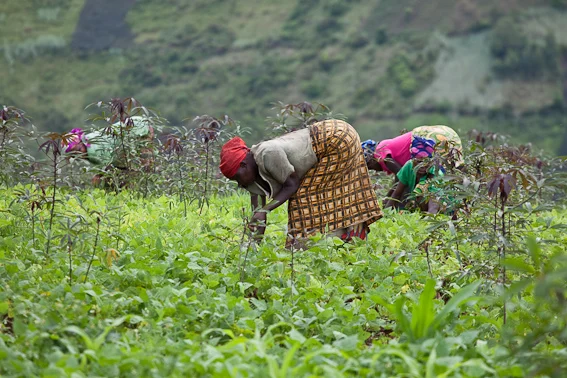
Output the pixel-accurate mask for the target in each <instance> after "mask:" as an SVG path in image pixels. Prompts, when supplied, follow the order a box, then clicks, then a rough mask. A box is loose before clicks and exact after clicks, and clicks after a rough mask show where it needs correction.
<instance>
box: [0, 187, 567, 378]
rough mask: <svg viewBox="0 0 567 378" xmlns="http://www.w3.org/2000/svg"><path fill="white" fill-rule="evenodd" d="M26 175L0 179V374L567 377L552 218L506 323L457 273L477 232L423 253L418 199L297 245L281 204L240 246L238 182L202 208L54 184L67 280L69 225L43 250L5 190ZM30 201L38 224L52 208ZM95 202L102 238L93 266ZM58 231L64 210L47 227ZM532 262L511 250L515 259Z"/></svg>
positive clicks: (473, 257)
mask: <svg viewBox="0 0 567 378" xmlns="http://www.w3.org/2000/svg"><path fill="white" fill-rule="evenodd" d="M21 189H23V187H21V186H16V187H15V188H14V189H8V190H6V189H2V190H1V192H0V193H1V196H0V198H2V200H1V202H0V208H1V209H3V212H2V215H1V216H0V235H1V236H2V238H1V239H0V280H1V281H2V283H3V290H2V291H1V292H0V317H1V318H2V320H3V324H2V327H0V331H1V332H0V357H2V360H3V363H2V364H1V365H0V373H1V374H2V375H3V376H93V375H96V376H218V377H220V376H271V377H287V376H293V377H299V376H313V374H314V375H315V376H335V377H341V376H360V375H369V374H370V375H374V376H384V377H392V376H404V377H408V376H409V377H439V376H453V377H480V376H502V377H516V376H517V377H519V376H524V374H525V373H527V372H532V373H534V374H538V376H541V375H540V374H543V376H560V374H561V369H562V367H564V366H565V364H564V361H562V360H561V353H562V350H564V346H563V347H562V344H561V343H562V342H564V337H563V338H561V336H560V334H559V333H560V332H561V329H562V328H552V327H564V326H565V324H564V319H563V320H561V316H559V315H560V313H557V312H556V311H558V306H559V308H560V307H561V304H559V303H557V304H554V303H552V302H549V301H548V298H547V295H548V293H549V290H559V289H558V288H559V287H561V285H560V283H559V282H557V280H558V279H561V277H564V275H565V266H567V265H566V264H565V262H564V261H563V262H561V261H560V262H561V264H559V263H558V262H553V260H549V259H550V258H552V256H553V255H558V256H564V254H562V252H561V245H565V243H566V242H567V241H566V240H565V234H564V233H563V232H562V231H561V229H560V228H556V227H551V228H550V227H546V220H545V219H546V217H545V216H544V217H542V218H537V219H533V220H532V222H531V223H530V228H532V229H533V230H534V232H536V230H539V231H538V237H539V238H540V239H541V240H554V241H555V242H554V243H551V244H549V245H547V246H544V247H542V249H541V250H540V249H539V248H540V247H539V246H537V244H533V245H532V247H531V248H534V249H535V248H537V249H538V251H539V252H538V255H537V256H539V257H538V258H537V259H535V257H534V261H536V262H539V261H540V260H539V259H540V258H541V259H544V260H545V261H547V262H545V263H542V266H544V264H545V266H547V267H548V268H541V269H542V270H541V271H540V270H539V269H540V268H539V265H537V264H534V265H532V267H531V269H532V270H533V271H531V273H534V272H535V271H536V269H537V270H538V272H539V273H538V274H539V279H538V280H537V281H534V282H536V284H535V286H532V285H533V283H532V281H531V280H528V281H525V283H522V285H521V288H522V290H526V291H525V292H523V295H522V296H517V297H513V298H510V299H508V306H509V307H510V309H511V310H510V313H509V317H508V322H507V324H506V325H504V324H503V321H502V308H501V300H500V299H499V297H498V296H492V295H485V296H484V299H482V301H481V300H480V299H481V298H480V297H476V296H473V294H474V293H483V292H485V290H487V289H488V288H489V286H490V281H489V280H488V279H486V280H484V281H482V282H483V284H482V286H481V287H480V288H479V284H480V283H481V281H476V282H473V283H472V284H471V286H467V284H468V283H469V282H471V279H472V278H473V277H469V276H468V275H467V274H464V275H463V274H462V273H463V272H467V271H469V270H470V269H473V268H474V267H475V265H476V264H477V263H478V262H479V261H484V260H485V259H486V257H487V256H486V255H485V254H484V253H483V252H482V251H480V250H478V249H475V248H474V244H470V245H468V246H463V248H462V251H461V253H462V258H463V259H465V260H466V261H470V263H466V264H465V266H463V267H462V269H461V267H460V265H459V262H458V261H457V259H456V258H455V256H454V255H442V254H440V255H436V256H435V257H434V258H432V260H431V266H430V268H428V263H427V261H426V259H425V258H424V256H423V255H422V253H421V252H420V251H419V249H420V248H419V244H420V242H421V241H422V240H423V239H424V238H426V237H427V235H428V234H429V231H427V230H426V229H425V227H423V224H424V223H423V221H422V220H421V216H420V215H419V214H407V213H406V214H396V213H394V212H388V213H387V217H385V218H384V219H383V220H381V221H379V222H377V223H375V224H373V225H372V227H371V229H372V232H371V233H370V236H369V239H368V240H367V241H364V242H362V241H358V242H356V243H353V244H343V243H342V242H341V241H339V240H338V239H322V240H320V241H319V242H318V243H317V244H315V245H314V246H313V247H311V248H310V250H309V251H307V252H296V253H295V255H294V256H293V257H292V254H291V253H290V252H289V251H287V250H284V249H283V248H282V247H281V246H282V245H283V242H284V239H285V235H284V232H283V229H284V225H285V220H286V214H285V210H284V209H278V210H277V211H276V212H275V213H273V214H271V215H270V228H269V232H268V233H267V239H266V240H265V242H264V243H263V244H260V245H259V246H258V247H257V249H249V250H248V253H247V252H246V250H247V247H246V245H245V243H244V247H243V246H242V239H241V232H240V231H241V230H242V223H241V220H240V217H241V208H242V207H246V206H247V205H248V201H249V199H248V196H244V195H233V196H230V197H225V198H215V199H212V200H211V202H210V207H207V208H206V211H205V212H203V213H202V214H201V215H200V216H197V212H198V207H197V204H196V203H193V205H192V206H191V208H190V214H192V215H190V216H189V217H185V216H183V206H182V205H181V204H180V203H179V202H178V201H177V200H176V199H174V198H171V197H166V196H163V197H157V198H156V197H154V198H150V199H146V200H144V199H140V198H136V196H135V195H133V193H130V192H127V191H124V192H122V193H121V194H119V195H108V194H107V193H106V192H103V191H99V190H84V191H81V192H75V193H74V194H71V193H69V192H68V191H66V190H64V191H63V192H62V195H63V197H64V198H65V203H66V206H65V208H64V209H63V210H62V211H63V213H62V214H61V215H60V217H62V218H63V219H64V218H67V219H79V218H81V219H83V221H82V223H81V226H80V227H81V228H80V229H76V230H75V232H74V234H73V240H74V244H73V248H74V251H75V252H74V253H75V255H74V256H73V264H74V270H73V274H72V276H71V282H69V281H68V279H69V276H68V271H67V260H68V257H67V248H66V247H65V239H64V238H61V242H62V245H61V247H60V248H57V249H55V250H54V252H53V253H52V254H51V255H50V256H49V257H48V258H46V256H45V255H44V253H43V251H42V250H39V249H36V248H37V247H38V246H39V245H40V244H41V243H43V238H44V235H43V232H44V231H45V230H43V231H41V232H38V233H37V236H36V237H37V238H38V242H36V243H37V244H35V245H34V243H33V241H32V238H31V233H30V232H31V230H30V225H29V222H27V221H24V218H25V212H26V207H27V205H26V204H25V203H21V204H19V203H12V204H10V203H8V199H10V198H14V197H15V195H16V192H15V191H17V190H21ZM48 194H49V193H48ZM4 209H10V210H9V211H6V210H4ZM93 209H94V210H96V211H97V213H96V214H95V213H92V212H91V210H93ZM37 215H38V223H39V224H45V220H46V219H47V217H48V211H47V209H44V210H43V211H39V212H38V214H37ZM97 216H100V217H101V223H100V224H101V231H100V235H99V239H100V241H99V243H98V248H97V250H96V251H95V253H94V257H95V259H94V263H93V266H92V270H91V272H90V275H89V276H88V277H87V278H86V277H85V275H86V265H87V264H86V261H87V260H88V257H89V256H90V254H91V249H92V244H93V242H94V240H93V238H94V233H95V231H94V229H95V228H96V222H97V221H96V218H97ZM547 216H549V217H550V219H553V221H552V224H551V226H555V225H556V224H560V222H561V223H564V222H565V220H566V217H565V214H564V212H557V211H552V212H549V213H547ZM119 219H120V220H119ZM548 226H549V225H548ZM544 230H545V231H544ZM67 232H68V231H66V230H65V225H64V224H63V223H61V224H59V225H58V226H57V227H56V230H55V231H54V234H55V235H56V236H57V235H65V234H66V233H67ZM443 233H444V236H443V238H445V239H449V238H450V231H449V230H446V231H443ZM533 240H535V239H533ZM534 243H535V242H534ZM402 251H403V252H404V254H403V256H405V257H400V256H402V255H401V254H400V253H401V252H402ZM116 252H117V253H116ZM245 255H247V262H246V265H245V267H244V268H242V266H243V261H244V258H245ZM412 255H413V257H412ZM534 256H535V255H534ZM292 258H293V261H292ZM291 264H293V265H291ZM291 266H293V273H292V269H291ZM525 266H526V265H525V264H524V265H522V263H521V262H520V260H518V262H517V264H516V267H517V268H518V269H519V270H520V272H523V270H521V268H522V267H525ZM428 269H431V271H432V274H433V276H434V277H435V278H436V279H438V280H437V284H436V283H435V282H436V281H435V280H431V279H430V278H429V274H428ZM473 276H474V275H473ZM443 282H444V283H443ZM518 282H520V283H521V281H518ZM554 282H555V283H554ZM439 284H441V286H439ZM546 285H547V286H546ZM558 285H559V286H558ZM483 287H484V289H482V288H483ZM515 287H516V288H517V287H518V285H517V284H516V286H514V285H512V290H514V288H515ZM526 287H528V289H526ZM532 287H533V288H535V291H533V290H532V289H529V288H532ZM550 288H551V289H550ZM563 289H564V288H563ZM479 290H480V291H479ZM537 290H539V291H540V292H539V293H538V291H537ZM546 290H547V291H546ZM489 292H490V290H489ZM553 295H555V294H553ZM451 297H453V299H450V298H451ZM540 303H543V305H544V306H543V307H541V308H539V307H538V306H539V304H540ZM550 306H551V307H550ZM459 309H461V310H460V311H459ZM512 310H513V311H512ZM462 311H464V312H463V313H462V314H461V316H457V314H459V313H461V312H462ZM556 315H557V316H556ZM542 316H547V317H548V319H547V321H546V322H545V323H542V322H541V319H543V318H541V317H542ZM558 316H559V318H558ZM553 317H555V318H553ZM6 319H9V321H6ZM546 327H547V328H546ZM563 329H564V328H563ZM554 330H555V332H556V334H555V337H552V333H546V334H545V336H544V339H538V338H537V337H535V336H534V337H533V338H528V339H526V344H527V346H524V345H523V344H522V342H520V340H522V337H523V336H522V335H525V334H528V333H529V334H530V335H537V333H538V332H544V331H545V332H553V331H554ZM532 340H533V342H534V343H537V344H535V345H538V350H537V353H534V351H533V350H532V347H531V346H530V345H532V344H531V342H532ZM542 340H548V342H549V343H547V342H543V343H541V341H542ZM561 340H563V341H561ZM524 348H526V350H523V349H524ZM523 353H525V354H523ZM538 361H540V362H538ZM551 361H556V362H554V363H552V362H551Z"/></svg>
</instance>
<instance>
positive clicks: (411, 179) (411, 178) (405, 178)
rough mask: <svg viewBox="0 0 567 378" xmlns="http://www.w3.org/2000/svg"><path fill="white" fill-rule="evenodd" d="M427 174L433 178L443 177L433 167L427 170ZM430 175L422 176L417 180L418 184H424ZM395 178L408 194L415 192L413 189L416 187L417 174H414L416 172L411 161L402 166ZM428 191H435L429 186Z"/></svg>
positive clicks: (439, 171)
mask: <svg viewBox="0 0 567 378" xmlns="http://www.w3.org/2000/svg"><path fill="white" fill-rule="evenodd" d="M436 171H437V172H436ZM429 173H430V175H433V176H443V172H442V171H441V170H436V169H435V167H431V168H429ZM430 175H425V176H422V177H421V178H420V179H419V183H420V184H424V183H425V182H426V181H427V179H428V176H430ZM397 176H398V180H400V182H401V183H402V184H404V185H405V186H407V187H408V192H409V193H411V192H413V191H414V190H415V187H416V185H417V183H416V181H417V174H416V170H415V169H414V168H413V161H412V160H408V161H407V163H405V164H404V166H403V167H402V168H401V169H400V170H399V171H398V174H397ZM430 190H432V191H435V190H434V187H431V186H430Z"/></svg>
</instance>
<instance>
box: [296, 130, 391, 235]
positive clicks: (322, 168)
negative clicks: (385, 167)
mask: <svg viewBox="0 0 567 378" xmlns="http://www.w3.org/2000/svg"><path fill="white" fill-rule="evenodd" d="M310 133H311V140H312V143H313V150H314V151H315V155H316V156H317V163H316V164H315V165H314V166H313V167H312V168H311V169H310V170H309V171H307V173H306V174H305V176H304V177H303V179H302V181H301V184H300V186H299V189H298V190H297V192H296V193H295V194H294V195H293V196H292V197H291V198H290V199H289V204H288V217H289V219H288V241H287V243H286V244H287V245H290V244H291V243H293V241H294V240H296V239H300V238H304V237H306V236H308V235H311V234H314V233H317V232H321V233H326V232H333V231H335V230H337V229H341V228H347V227H349V226H354V225H359V224H361V223H365V225H366V227H365V228H367V226H368V225H369V224H371V223H373V222H375V221H376V220H378V219H380V218H381V217H382V211H381V209H380V205H379V204H378V199H377V198H376V193H375V192H374V191H373V190H372V184H371V180H370V176H369V174H368V168H367V167H366V163H365V162H364V156H363V152H362V149H361V148H360V138H359V136H358V133H357V132H356V130H355V129H354V128H353V127H352V126H351V125H349V124H348V123H346V122H343V121H339V120H327V121H323V122H318V123H315V124H313V125H311V126H310ZM364 236H365V234H364Z"/></svg>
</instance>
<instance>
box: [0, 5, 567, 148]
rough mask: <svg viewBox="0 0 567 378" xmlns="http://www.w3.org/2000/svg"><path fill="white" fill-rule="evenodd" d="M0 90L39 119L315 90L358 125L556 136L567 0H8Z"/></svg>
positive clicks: (262, 105) (565, 83)
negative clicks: (117, 103)
mask: <svg viewBox="0 0 567 378" xmlns="http://www.w3.org/2000/svg"><path fill="white" fill-rule="evenodd" d="M4 3H5V4H4V6H3V10H2V11H1V12H0V25H1V26H0V27H1V35H2V41H1V42H2V44H1V46H2V47H1V49H2V54H1V55H0V69H1V70H2V72H3V73H4V75H5V76H4V78H5V80H4V81H3V83H2V87H1V89H0V103H2V104H11V105H15V106H18V107H20V108H23V109H25V110H26V111H27V112H28V114H29V115H30V116H31V117H33V119H34V123H35V124H36V125H37V126H38V127H39V128H40V129H42V130H64V129H69V128H71V127H73V126H75V125H77V124H81V123H82V122H83V120H84V119H85V118H86V113H85V112H84V111H83V109H84V108H85V106H86V105H88V104H89V103H92V102H94V101H97V100H100V99H107V98H110V97H117V96H121V97H125V96H134V97H136V98H138V99H139V100H140V101H141V102H142V103H143V104H144V105H146V106H149V107H152V108H155V109H157V110H159V111H160V112H161V113H162V115H163V116H164V117H166V118H167V119H168V120H169V121H170V122H171V124H173V125H177V124H180V123H181V122H182V120H184V119H186V118H193V117H194V116H196V115H199V114H204V113H207V114H212V115H217V116H220V115H222V114H225V113H226V114H229V115H230V116H231V117H232V118H234V119H237V120H239V121H240V122H241V123H242V124H243V125H246V126H249V127H252V128H253V129H254V130H255V132H254V133H253V135H252V136H251V139H254V140H257V139H259V138H260V137H261V136H262V129H263V127H264V126H265V125H266V120H265V119H266V117H268V116H270V115H271V113H272V112H273V111H272V110H271V107H272V105H271V104H272V103H274V102H276V101H283V102H286V103H288V102H289V103H295V102H300V101H304V100H307V101H311V102H321V103H324V104H326V105H328V106H330V107H331V108H332V109H333V110H334V111H335V112H337V113H341V114H344V115H345V116H346V117H347V119H348V120H349V121H350V122H351V123H353V124H354V125H355V126H356V127H357V129H358V130H359V132H360V134H361V136H362V137H363V138H367V137H372V138H375V139H380V138H383V137H389V136H393V135H396V134H397V133H398V132H399V130H400V129H402V128H412V127H415V126H418V125H420V124H431V123H446V124H449V125H451V126H453V127H455V128H456V129H459V130H462V131H463V132H465V131H467V130H470V129H472V128H477V129H484V130H492V131H498V132H503V133H507V134H511V135H512V136H513V137H514V138H515V139H516V140H517V141H521V142H533V143H535V144H536V145H537V146H538V147H541V148H545V149H546V150H548V151H549V152H558V151H560V150H562V151H565V149H566V148H567V145H565V146H562V140H564V139H565V112H566V110H565V109H566V108H567V10H566V9H565V5H566V2H565V1H564V0H505V1H498V2H494V1H490V0H477V1H473V0H458V1H454V0H431V1H427V2H423V1H417V0H405V1H394V0H382V1H370V0H351V1H339V0H334V1H317V0H309V1H285V2H281V1H275V0H264V1H260V0H241V1H236V0H195V1H191V2H186V1H182V0H167V1H157V0H140V1H133V0H129V1H122V2H119V3H116V2H112V1H110V0H104V1H94V0H87V1H84V0H48V1H38V0H25V1H16V0H7V1H5V2H4Z"/></svg>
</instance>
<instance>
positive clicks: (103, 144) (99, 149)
mask: <svg viewBox="0 0 567 378" xmlns="http://www.w3.org/2000/svg"><path fill="white" fill-rule="evenodd" d="M132 120H133V121H134V126H133V127H132V128H131V129H130V130H128V131H126V130H125V134H128V135H125V138H132V137H134V138H136V140H135V141H134V144H135V145H136V148H139V146H138V145H139V144H140V143H139V140H140V139H142V138H144V137H146V136H148V135H149V134H150V122H149V120H147V119H145V118H143V117H132ZM108 131H109V130H108V129H104V130H98V131H94V132H92V133H88V134H86V135H85V138H86V140H87V159H88V160H89V161H90V162H91V163H93V164H96V165H101V166H107V165H109V164H113V165H114V166H116V167H120V168H124V167H125V165H126V164H125V162H124V161H123V159H121V158H120V156H119V155H121V154H120V150H121V145H120V144H121V141H120V124H119V123H115V124H114V125H112V133H110V134H109V133H108ZM113 134H114V135H113ZM125 142H126V143H127V144H128V145H131V143H132V142H128V141H127V139H126V140H125Z"/></svg>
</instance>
